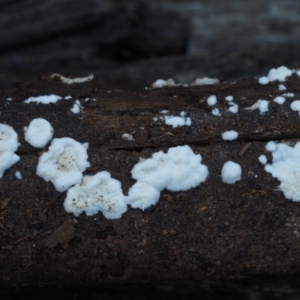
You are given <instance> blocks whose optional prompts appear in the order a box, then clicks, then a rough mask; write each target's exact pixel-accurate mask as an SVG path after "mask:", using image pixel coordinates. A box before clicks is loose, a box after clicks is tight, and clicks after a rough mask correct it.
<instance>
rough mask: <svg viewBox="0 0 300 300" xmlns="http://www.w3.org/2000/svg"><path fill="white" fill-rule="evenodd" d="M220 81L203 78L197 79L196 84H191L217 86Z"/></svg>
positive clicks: (193, 83) (194, 84) (193, 84)
mask: <svg viewBox="0 0 300 300" xmlns="http://www.w3.org/2000/svg"><path fill="white" fill-rule="evenodd" d="M219 82H220V80H219V79H217V78H209V77H203V78H197V79H196V80H195V81H194V82H192V83H191V85H192V86H197V85H211V84H217V83H219Z"/></svg>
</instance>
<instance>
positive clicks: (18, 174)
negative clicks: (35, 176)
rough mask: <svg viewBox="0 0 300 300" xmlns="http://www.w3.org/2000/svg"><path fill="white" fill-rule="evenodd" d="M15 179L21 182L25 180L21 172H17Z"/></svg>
mask: <svg viewBox="0 0 300 300" xmlns="http://www.w3.org/2000/svg"><path fill="white" fill-rule="evenodd" d="M15 177H16V178H17V179H19V180H21V179H22V178H23V177H22V174H21V172H20V171H16V172H15Z"/></svg>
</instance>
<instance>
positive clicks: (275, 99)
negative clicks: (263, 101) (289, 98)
mask: <svg viewBox="0 0 300 300" xmlns="http://www.w3.org/2000/svg"><path fill="white" fill-rule="evenodd" d="M273 101H274V102H276V103H277V104H279V105H282V104H283V103H284V102H285V98H284V97H282V96H278V97H275V98H274V99H273Z"/></svg>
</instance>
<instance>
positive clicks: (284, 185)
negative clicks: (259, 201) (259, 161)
mask: <svg viewBox="0 0 300 300" xmlns="http://www.w3.org/2000/svg"><path fill="white" fill-rule="evenodd" d="M266 149H267V150H268V151H271V152H272V158H273V161H272V164H267V165H266V166H265V170H266V171H267V172H268V173H270V174H271V175H272V176H273V177H274V178H277V179H278V180H279V181H280V182H281V183H280V185H279V189H280V190H281V191H282V192H283V193H284V196H285V197H286V198H288V199H291V200H294V201H300V185H299V182H300V143H299V142H298V143H297V144H296V145H295V146H294V147H290V146H288V145H286V144H284V143H278V144H276V143H274V142H269V143H268V144H267V145H266Z"/></svg>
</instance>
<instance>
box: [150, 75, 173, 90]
mask: <svg viewBox="0 0 300 300" xmlns="http://www.w3.org/2000/svg"><path fill="white" fill-rule="evenodd" d="M175 85H176V84H175V81H174V80H173V79H172V78H169V79H168V80H164V79H157V80H156V81H155V82H153V83H152V88H154V89H158V88H163V87H170V86H175Z"/></svg>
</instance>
